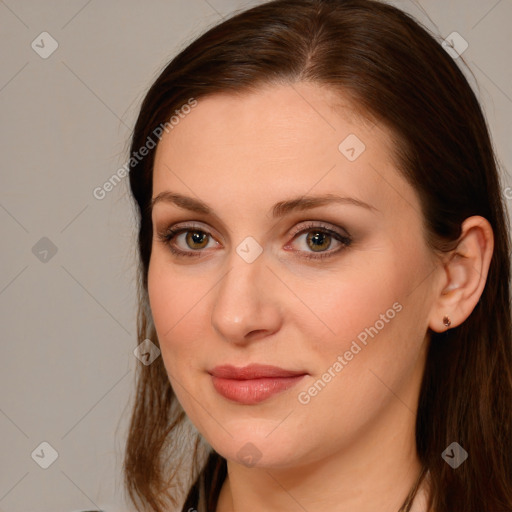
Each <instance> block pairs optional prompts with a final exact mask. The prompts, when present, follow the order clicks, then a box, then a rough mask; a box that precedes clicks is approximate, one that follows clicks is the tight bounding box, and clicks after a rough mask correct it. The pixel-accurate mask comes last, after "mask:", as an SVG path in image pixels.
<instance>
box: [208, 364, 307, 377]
mask: <svg viewBox="0 0 512 512" xmlns="http://www.w3.org/2000/svg"><path fill="white" fill-rule="evenodd" d="M209 373H210V375H213V376H214V377H219V378H221V379H235V380H250V379H261V378H265V377H267V378H268V377H274V378H280V377H296V376H298V375H305V374H306V372H304V371H294V370H285V369H284V368H279V367H278V366H271V365H266V364H250V365H248V366H243V367H236V366H232V365H229V364H226V365H222V366H216V367H215V368H213V370H211V371H210V372H209Z"/></svg>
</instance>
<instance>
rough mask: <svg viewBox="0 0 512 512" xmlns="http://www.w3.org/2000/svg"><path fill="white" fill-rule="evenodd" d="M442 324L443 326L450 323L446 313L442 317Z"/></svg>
mask: <svg viewBox="0 0 512 512" xmlns="http://www.w3.org/2000/svg"><path fill="white" fill-rule="evenodd" d="M443 324H444V325H445V327H450V325H452V322H451V321H450V319H449V318H448V317H447V316H446V315H445V316H444V318H443Z"/></svg>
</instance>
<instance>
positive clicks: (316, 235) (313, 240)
mask: <svg viewBox="0 0 512 512" xmlns="http://www.w3.org/2000/svg"><path fill="white" fill-rule="evenodd" d="M331 240H332V237H331V235H329V234H328V233H325V232H323V231H310V232H309V234H308V236H307V237H306V243H307V244H308V247H310V248H311V249H312V250H313V251H315V252H317V251H323V250H325V249H329V247H330V246H331Z"/></svg>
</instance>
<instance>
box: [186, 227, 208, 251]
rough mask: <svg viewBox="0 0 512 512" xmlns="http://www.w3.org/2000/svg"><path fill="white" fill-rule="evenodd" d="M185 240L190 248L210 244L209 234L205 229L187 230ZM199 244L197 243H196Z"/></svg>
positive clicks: (198, 247) (202, 247) (200, 247)
mask: <svg viewBox="0 0 512 512" xmlns="http://www.w3.org/2000/svg"><path fill="white" fill-rule="evenodd" d="M186 233H187V235H186V237H185V242H186V244H187V245H188V247H190V249H204V248H205V247H206V245H208V237H209V235H208V234H207V233H205V232H204V231H199V230H196V231H187V232H186ZM196 244H197V245H196Z"/></svg>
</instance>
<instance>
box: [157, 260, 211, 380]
mask: <svg viewBox="0 0 512 512" xmlns="http://www.w3.org/2000/svg"><path fill="white" fill-rule="evenodd" d="M207 291H208V290H205V289H204V287H203V286H201V283H200V282H196V281H194V279H191V278H190V276H186V277H185V276H180V273H179V272H173V271H171V267H170V265H169V264H167V265H166V264H165V263H164V262H161V261H159V257H158V256H156V257H155V258H154V260H152V262H151V264H150V267H149V273H148V295H149V302H150V308H151V313H152V316H153V320H154V323H155V328H156V332H157V334H158V340H159V342H160V350H161V352H162V358H163V360H164V363H165V366H166V368H167V370H168V372H169V374H172V375H177V374H178V373H179V370H180V369H183V368H188V369H191V368H193V367H196V366H197V364H198V362H197V361H196V359H197V354H198V353H201V352H200V351H201V346H202V345H203V341H204V326H205V321H206V317H205V315H206V313H205V312H204V305H205V294H206V293H207ZM194 356H195V357H194ZM170 376H171V375H170Z"/></svg>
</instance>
